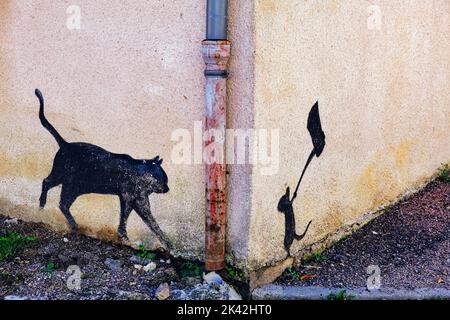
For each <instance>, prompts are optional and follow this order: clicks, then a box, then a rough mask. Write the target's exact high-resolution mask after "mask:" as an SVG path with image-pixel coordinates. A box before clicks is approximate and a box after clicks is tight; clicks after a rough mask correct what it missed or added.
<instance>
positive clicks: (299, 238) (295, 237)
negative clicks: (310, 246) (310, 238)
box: [294, 220, 312, 241]
mask: <svg viewBox="0 0 450 320" xmlns="http://www.w3.org/2000/svg"><path fill="white" fill-rule="evenodd" d="M311 222H312V220H311V221H310V222H309V223H308V225H307V226H306V229H305V232H303V233H302V234H301V235H298V234H296V233H295V235H294V239H295V240H298V241H300V240H302V239H303V238H304V237H305V235H306V232H308V229H309V226H310V225H311Z"/></svg>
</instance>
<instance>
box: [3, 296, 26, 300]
mask: <svg viewBox="0 0 450 320" xmlns="http://www.w3.org/2000/svg"><path fill="white" fill-rule="evenodd" d="M3 300H9V301H19V300H30V298H28V297H22V296H16V295H9V296H4V297H3Z"/></svg>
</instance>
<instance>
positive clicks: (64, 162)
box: [35, 89, 172, 250]
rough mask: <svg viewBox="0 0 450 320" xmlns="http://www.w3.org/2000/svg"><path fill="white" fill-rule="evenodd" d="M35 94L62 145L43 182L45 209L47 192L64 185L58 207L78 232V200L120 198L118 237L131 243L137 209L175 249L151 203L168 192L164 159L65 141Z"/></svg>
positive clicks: (48, 126) (47, 124)
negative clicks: (130, 224)
mask: <svg viewBox="0 0 450 320" xmlns="http://www.w3.org/2000/svg"><path fill="white" fill-rule="evenodd" d="M35 94H36V96H37V97H38V99H39V102H40V109H39V119H40V120H41V123H42V125H43V126H44V128H46V129H47V130H48V131H49V132H50V133H51V134H52V135H53V137H54V138H55V140H56V142H57V143H58V145H59V150H58V152H57V153H56V156H55V159H54V160H53V168H52V171H51V173H50V175H49V176H48V177H47V178H45V179H44V181H43V182H42V193H41V196H40V199H39V203H40V207H41V208H44V206H45V203H46V202H47V192H48V191H49V190H50V189H51V188H53V187H56V186H58V185H60V184H61V185H62V189H61V198H60V204H59V208H60V209H61V212H62V213H63V214H64V216H65V217H66V219H67V221H68V223H69V225H70V227H71V229H72V230H73V231H77V230H78V225H77V223H76V222H75V219H74V218H73V216H72V214H71V213H70V207H71V206H72V204H73V203H74V202H75V200H76V199H77V197H79V196H80V195H83V194H88V193H98V194H111V195H117V196H119V199H120V224H119V228H118V235H119V237H120V238H121V239H122V240H124V241H127V240H128V237H127V231H126V224H127V220H128V217H129V215H130V213H131V211H132V210H134V211H135V212H136V213H137V214H138V215H139V216H140V217H141V219H142V220H143V221H144V222H145V224H146V225H147V226H148V227H149V228H150V229H151V230H152V231H153V232H154V233H155V234H156V235H157V237H158V239H159V240H160V241H161V242H162V243H163V244H164V245H165V246H166V247H167V249H168V250H170V249H171V248H172V246H171V244H170V242H169V240H168V238H167V237H166V235H165V234H164V233H163V232H162V230H161V229H160V227H159V225H158V224H157V222H156V221H155V219H154V218H153V215H152V213H151V211H150V203H149V200H148V197H149V195H150V194H152V193H153V192H155V193H166V192H168V191H169V187H168V178H167V175H166V173H165V171H164V169H163V168H162V167H161V164H162V161H163V160H162V159H160V158H159V156H157V157H155V158H153V159H149V160H138V159H134V158H132V157H130V156H129V155H126V154H115V153H111V152H109V151H106V150H104V149H102V148H100V147H98V146H95V145H92V144H88V143H82V142H74V143H69V142H66V141H65V140H64V139H63V138H62V137H61V135H60V134H59V133H58V132H57V131H56V129H55V128H54V127H53V126H52V125H51V124H50V122H48V120H47V119H46V118H45V115H44V98H43V96H42V94H41V92H40V91H39V90H38V89H36V91H35Z"/></svg>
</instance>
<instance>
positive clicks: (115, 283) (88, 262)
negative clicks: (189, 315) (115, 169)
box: [0, 216, 238, 300]
mask: <svg viewBox="0 0 450 320" xmlns="http://www.w3.org/2000/svg"><path fill="white" fill-rule="evenodd" d="M10 232H17V233H18V234H20V235H24V236H33V237H36V240H35V241H32V242H30V243H27V245H25V246H24V247H23V248H21V249H19V250H18V251H17V253H16V254H15V255H13V256H10V257H8V258H6V259H5V260H3V261H1V262H0V300H2V298H3V299H5V298H6V299H8V298H9V299H11V298H12V299H17V298H26V299H33V300H48V299H50V300H55V299H57V300H60V299H62V300H99V299H101V300H151V299H156V298H157V294H156V293H157V289H158V287H159V286H160V285H162V284H165V283H166V284H168V285H169V286H168V287H169V289H168V290H167V286H166V289H165V290H166V292H163V293H162V296H164V298H163V299H165V298H166V297H167V295H168V296H169V297H168V298H167V299H169V300H170V299H183V300H184V299H187V300H189V299H193V300H196V299H228V298H230V297H231V295H234V297H235V298H236V297H238V296H236V295H237V293H236V292H231V291H232V290H231V289H229V288H230V286H228V285H227V284H226V283H224V284H214V283H211V284H210V283H206V281H203V279H202V276H201V274H202V272H201V270H202V269H201V268H202V265H201V264H197V263H194V262H186V261H183V260H179V259H174V258H170V257H169V256H167V254H165V253H164V252H158V253H156V256H155V257H152V260H149V259H143V258H141V257H139V256H138V255H139V253H143V251H138V250H134V249H132V248H129V247H127V246H123V245H120V244H114V243H108V242H103V241H100V240H96V239H93V238H89V237H86V236H83V235H74V234H70V235H62V234H59V233H55V232H53V231H50V230H48V229H47V228H45V227H44V226H43V225H40V224H35V223H26V222H23V221H16V220H15V219H9V218H7V217H5V216H0V237H1V236H5V235H6V234H8V233H10ZM149 263H152V264H153V263H154V265H152V268H150V270H148V269H147V270H145V268H144V267H145V266H146V265H149ZM186 263H188V266H189V267H188V268H186ZM72 265H76V266H78V267H79V268H80V269H81V272H82V276H81V290H70V289H69V288H68V285H67V283H68V280H69V277H70V276H71V275H73V274H71V273H67V269H68V267H69V266H72ZM153 267H156V268H154V269H153ZM152 269H153V270H152ZM219 280H220V278H219ZM72 283H73V282H72ZM158 292H159V291H158ZM168 292H169V293H168Z"/></svg>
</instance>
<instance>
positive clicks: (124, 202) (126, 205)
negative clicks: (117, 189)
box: [117, 196, 133, 241]
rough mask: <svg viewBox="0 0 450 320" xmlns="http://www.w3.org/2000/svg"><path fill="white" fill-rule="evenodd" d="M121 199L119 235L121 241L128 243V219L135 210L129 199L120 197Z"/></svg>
mask: <svg viewBox="0 0 450 320" xmlns="http://www.w3.org/2000/svg"><path fill="white" fill-rule="evenodd" d="M119 198H120V223H119V229H118V231H117V233H118V235H119V238H120V239H122V240H124V241H128V236H127V220H128V217H129V216H130V213H131V211H132V210H133V207H132V205H131V201H130V200H129V199H127V197H125V196H119Z"/></svg>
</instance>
